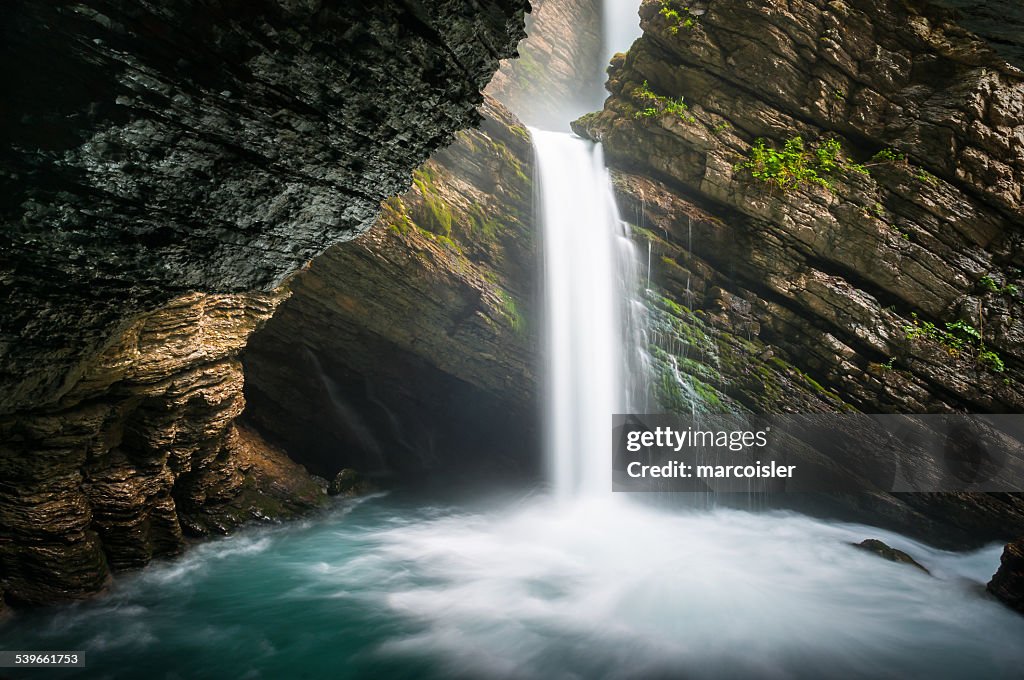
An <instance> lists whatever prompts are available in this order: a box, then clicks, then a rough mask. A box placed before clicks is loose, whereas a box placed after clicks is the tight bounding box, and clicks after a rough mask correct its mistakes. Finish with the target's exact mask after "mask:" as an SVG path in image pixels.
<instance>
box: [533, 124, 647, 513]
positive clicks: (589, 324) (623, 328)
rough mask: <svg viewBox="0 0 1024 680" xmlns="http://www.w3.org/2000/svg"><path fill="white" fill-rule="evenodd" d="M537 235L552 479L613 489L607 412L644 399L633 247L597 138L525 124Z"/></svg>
mask: <svg viewBox="0 0 1024 680" xmlns="http://www.w3.org/2000/svg"><path fill="white" fill-rule="evenodd" d="M531 132H532V135H533V143H534V149H535V158H536V162H537V170H538V187H539V198H540V215H539V217H540V223H541V230H542V235H543V236H542V238H543V241H544V247H543V249H544V290H545V305H544V312H545V324H546V327H545V340H546V345H547V356H546V368H547V375H548V380H549V384H548V387H547V391H548V395H547V396H548V410H547V428H548V432H547V442H546V445H547V449H548V461H549V466H550V479H551V481H552V484H553V486H554V490H555V492H556V493H557V494H558V495H559V496H561V497H570V496H578V495H589V494H596V493H607V492H609V491H610V490H611V436H610V433H611V416H612V414H614V413H627V412H631V411H636V410H642V409H644V408H645V407H646V403H644V400H643V398H642V395H643V394H644V393H645V391H646V384H645V374H646V370H647V367H646V358H645V356H644V353H643V349H642V348H643V347H644V344H643V343H644V337H643V330H642V327H643V315H644V307H643V304H642V303H639V301H637V300H636V298H635V290H636V287H637V283H638V282H639V266H638V264H637V255H636V249H635V248H634V246H633V243H632V241H631V240H630V239H629V237H628V235H627V233H626V226H625V224H624V223H623V222H622V221H621V220H620V219H619V215H618V211H617V208H616V206H615V199H614V195H613V194H612V187H611V182H610V180H609V178H608V171H607V170H606V169H605V167H604V162H603V158H602V155H601V150H600V147H599V146H596V145H593V144H591V143H590V142H586V141H584V140H582V139H579V138H576V137H573V136H572V135H568V134H563V133H557V132H546V131H542V130H531Z"/></svg>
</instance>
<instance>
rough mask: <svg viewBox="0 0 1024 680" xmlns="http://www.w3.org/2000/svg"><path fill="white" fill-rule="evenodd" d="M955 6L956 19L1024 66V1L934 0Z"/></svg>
mask: <svg viewBox="0 0 1024 680" xmlns="http://www.w3.org/2000/svg"><path fill="white" fill-rule="evenodd" d="M934 1H935V3H936V4H938V5H940V6H942V7H949V8H952V9H955V10H956V11H957V14H956V15H955V20H956V21H957V22H958V23H960V24H961V25H963V27H964V28H966V29H967V30H969V31H971V32H972V33H975V34H977V35H978V36H979V37H981V38H984V39H985V40H986V41H987V42H988V43H989V45H990V46H991V47H992V49H994V50H995V51H996V52H998V53H999V54H1000V56H1002V57H1003V58H1004V59H1006V60H1007V61H1008V62H1010V63H1011V64H1013V65H1014V66H1016V67H1017V68H1024V40H1021V36H1022V35H1024V5H1021V3H1019V2H1017V0H934Z"/></svg>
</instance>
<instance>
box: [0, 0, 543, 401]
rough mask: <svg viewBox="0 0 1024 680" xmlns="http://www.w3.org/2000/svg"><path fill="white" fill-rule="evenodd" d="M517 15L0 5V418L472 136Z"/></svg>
mask: <svg viewBox="0 0 1024 680" xmlns="http://www.w3.org/2000/svg"><path fill="white" fill-rule="evenodd" d="M524 7H526V2H525V0H489V1H485V2H481V3H476V4H475V9H474V10H473V11H471V12H464V11H463V6H462V5H460V4H452V3H441V2H424V3H417V4H416V5H415V6H412V5H406V4H403V3H399V2H376V1H372V2H371V1H358V2H350V1H346V2H310V3H295V2H281V1H275V0H261V1H258V2H254V3H246V4H245V5H244V6H242V5H237V4H235V3H228V2H214V3H197V2H185V3H176V4H175V5H174V6H173V7H170V6H167V5H165V4H163V3H146V2H142V3H139V2H122V1H120V0H108V1H106V2H94V3H90V5H89V7H84V6H82V5H75V4H73V3H38V2H15V3H13V4H12V5H9V6H8V7H6V8H5V21H4V28H3V31H4V33H3V47H2V50H3V52H2V57H0V60H2V61H0V63H2V65H3V71H4V73H5V74H6V75H7V77H8V78H10V79H11V80H12V82H11V83H10V84H9V85H8V86H7V87H6V88H5V92H6V95H5V102H6V105H5V106H4V108H3V112H2V113H0V116H2V118H0V128H2V129H3V130H4V131H5V132H7V133H9V134H10V135H11V139H10V140H9V141H8V142H7V143H5V144H4V145H3V151H2V152H0V153H2V154H3V155H2V157H0V167H2V182H3V189H2V191H0V195H2V196H3V203H2V204H0V220H2V222H3V229H2V230H0V231H2V233H3V237H2V238H3V241H2V245H3V247H2V252H3V258H4V260H3V272H4V274H3V285H4V288H5V291H6V294H5V296H4V298H5V303H4V307H3V309H2V310H0V318H2V319H3V324H2V331H0V333H2V335H0V346H2V347H3V349H4V352H3V355H2V360H0V361H2V363H0V386H2V389H0V412H11V411H14V410H17V409H21V408H26V407H31V406H35V405H37V404H40V403H43V402H47V403H48V402H52V401H54V400H55V399H57V398H59V397H60V396H62V395H63V394H65V393H66V392H67V390H68V389H69V386H70V385H72V384H73V383H74V379H75V377H76V375H75V371H76V369H78V367H80V365H81V363H82V362H83V361H84V360H87V359H88V357H89V356H91V355H92V354H93V353H95V352H96V351H97V350H98V348H99V347H100V346H101V345H102V344H103V343H104V342H106V341H107V340H108V339H109V338H111V336H112V335H115V334H116V333H115V331H116V330H117V329H118V325H119V324H123V323H124V322H125V321H126V320H128V319H130V317H131V315H132V313H133V312H137V311H140V310H144V309H149V310H152V309H154V308H155V307H157V306H158V305H160V304H163V303H165V302H167V301H168V300H170V299H171V298H173V297H175V296H177V295H181V294H183V293H185V292H190V291H206V292H219V293H228V292H243V291H251V290H262V291H269V290H271V289H273V288H274V287H276V286H277V285H279V284H280V283H281V281H282V280H283V278H284V277H285V276H287V275H288V274H289V273H291V272H292V271H294V270H295V269H296V268H298V267H299V266H301V265H302V264H304V263H305V262H307V261H308V260H309V259H310V258H312V257H313V256H314V255H316V254H318V253H320V252H322V251H323V250H324V249H325V248H326V247H327V246H329V245H330V244H331V243H334V242H337V241H339V240H343V239H346V238H351V237H353V236H355V235H356V234H357V233H359V232H360V231H362V230H364V229H366V228H367V227H368V226H369V225H370V224H371V223H372V222H373V220H374V218H375V216H376V213H377V205H378V202H379V201H380V200H381V199H382V198H385V197H387V196H389V195H393V194H396V193H400V192H401V191H403V190H404V189H405V188H406V187H407V186H408V172H409V170H410V169H411V168H413V167H415V166H416V165H418V164H419V163H421V162H422V161H423V160H425V159H426V157H427V156H428V155H429V153H430V152H431V151H432V150H434V149H435V148H437V147H439V146H441V145H443V144H444V143H445V142H446V141H448V140H450V138H451V134H452V133H453V132H454V131H455V130H458V129H461V128H464V127H466V126H468V125H470V124H472V123H474V122H475V121H476V120H477V116H476V113H475V111H474V107H475V106H476V105H477V104H478V103H479V102H480V94H479V92H480V90H481V89H482V88H483V87H484V86H485V85H486V84H487V82H488V80H490V77H491V75H492V74H493V73H494V71H495V70H496V69H497V66H498V60H499V59H500V58H503V57H508V56H510V55H511V54H512V53H513V52H514V48H515V45H516V43H517V42H518V40H519V38H520V37H521V36H522V27H521V22H522V16H523V9H524Z"/></svg>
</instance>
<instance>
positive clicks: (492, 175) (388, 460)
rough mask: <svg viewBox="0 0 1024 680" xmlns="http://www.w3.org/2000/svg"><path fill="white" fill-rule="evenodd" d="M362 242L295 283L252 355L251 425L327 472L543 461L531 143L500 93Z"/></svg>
mask: <svg viewBox="0 0 1024 680" xmlns="http://www.w3.org/2000/svg"><path fill="white" fill-rule="evenodd" d="M481 111H482V113H483V115H484V121H483V123H482V124H481V126H480V128H479V129H476V130H471V131H466V132H463V133H460V134H459V136H458V138H457V141H456V142H455V143H454V144H453V145H451V146H450V147H448V148H447V149H445V150H444V151H442V152H439V153H437V154H435V155H434V157H433V158H432V159H431V160H430V161H429V162H427V163H426V164H425V165H423V166H422V167H421V168H420V169H419V170H417V171H416V172H415V174H414V176H413V188H412V189H411V190H410V191H409V192H407V193H405V194H403V195H402V196H399V197H397V198H395V199H391V200H389V201H387V202H386V203H385V206H384V210H383V212H382V213H381V216H380V218H379V220H378V221H377V223H376V224H375V225H374V227H373V228H371V229H370V230H369V231H368V232H367V233H365V234H363V235H362V236H360V237H359V238H358V239H356V240H354V241H352V242H349V243H345V244H342V245H339V246H336V247H334V248H331V249H330V250H328V251H327V252H326V253H325V254H324V255H323V256H321V257H319V258H317V259H316V260H315V261H314V262H313V264H312V266H311V267H310V268H309V269H308V270H307V271H305V272H303V273H302V274H300V275H299V276H296V277H295V279H294V280H293V281H292V282H291V284H290V290H291V293H292V295H291V298H290V299H289V300H288V301H287V302H286V303H284V304H283V305H282V307H281V309H280V310H279V312H278V313H277V314H276V315H275V316H274V318H273V319H271V321H270V322H269V323H268V324H267V327H266V329H265V330H263V331H262V332H260V333H258V334H257V335H256V336H254V338H253V340H252V342H251V343H250V344H249V347H248V348H247V350H246V353H245V357H244V362H245V366H246V373H247V377H248V382H247V395H248V398H249V401H250V409H249V411H248V412H247V414H246V418H247V419H249V421H250V422H253V423H254V424H255V425H256V426H257V427H258V428H259V429H260V430H261V431H262V432H264V433H265V434H267V435H268V436H269V437H271V438H272V439H273V440H274V441H276V442H279V443H281V444H282V445H284V446H285V447H286V448H287V449H288V450H289V451H290V452H292V453H293V455H295V456H296V457H297V458H298V459H299V460H301V461H302V462H303V463H305V464H306V465H308V466H310V467H311V468H312V469H313V470H315V471H316V472H318V473H319V474H322V475H324V476H327V477H329V478H330V477H333V476H334V475H335V474H336V473H337V472H338V471H339V470H340V469H341V468H348V467H351V468H355V469H357V470H359V471H361V472H363V473H367V474H371V475H372V474H392V475H393V474H398V475H401V474H403V473H410V474H411V473H416V474H420V473H422V472H423V471H425V470H437V469H439V468H445V469H448V470H451V469H452V468H453V467H457V468H458V469H460V470H462V471H468V470H469V469H471V468H476V469H477V470H479V469H480V468H483V467H489V468H492V469H495V470H504V471H506V472H507V471H510V470H512V471H515V470H517V469H523V467H524V464H526V463H527V462H528V461H530V460H531V458H532V457H533V456H535V455H536V451H537V448H538V447H537V445H536V415H537V413H536V403H535V399H536V380H535V375H534V367H535V363H536V362H535V351H536V347H535V337H536V325H535V323H534V319H535V316H534V314H533V309H534V283H535V280H536V276H537V274H536V266H535V265H536V262H537V256H536V254H535V252H534V248H535V243H534V229H533V206H532V202H533V194H532V163H531V153H532V152H531V146H530V141H529V137H528V134H527V132H526V129H525V128H523V127H522V125H521V124H519V123H518V122H517V121H516V120H515V119H514V118H513V117H512V116H511V114H509V113H508V111H507V110H505V109H504V108H503V107H502V106H501V105H500V104H497V103H496V102H494V101H493V100H489V101H488V102H486V103H485V105H484V107H483V108H482V109H481Z"/></svg>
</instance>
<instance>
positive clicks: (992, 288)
mask: <svg viewBox="0 0 1024 680" xmlns="http://www.w3.org/2000/svg"><path fill="white" fill-rule="evenodd" d="M978 288H980V289H982V290H984V291H987V292H989V293H997V294H1000V295H1009V296H1010V297H1014V296H1016V295H1017V293H1019V292H1020V291H1019V290H1018V288H1017V286H1015V285H1014V284H1012V283H1008V284H1006V285H1005V286H1000V285H999V283H997V282H996V280H995V279H993V278H992V277H991V276H988V275H985V276H982V277H981V278H980V279H979V280H978Z"/></svg>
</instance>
